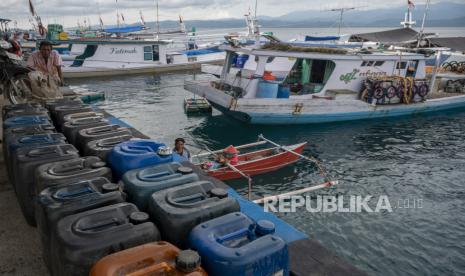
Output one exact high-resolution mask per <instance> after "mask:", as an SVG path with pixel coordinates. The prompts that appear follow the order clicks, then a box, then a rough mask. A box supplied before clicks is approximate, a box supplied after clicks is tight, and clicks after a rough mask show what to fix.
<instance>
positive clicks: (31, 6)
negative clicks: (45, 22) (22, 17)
mask: <svg viewBox="0 0 465 276" xmlns="http://www.w3.org/2000/svg"><path fill="white" fill-rule="evenodd" d="M29 11H30V12H31V14H32V16H36V10H35V9H34V5H33V4H32V0H29Z"/></svg>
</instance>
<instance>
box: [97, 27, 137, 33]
mask: <svg viewBox="0 0 465 276" xmlns="http://www.w3.org/2000/svg"><path fill="white" fill-rule="evenodd" d="M144 28H145V26H143V25H136V26H125V27H116V28H107V29H104V30H103V31H104V32H106V33H132V32H137V31H141V30H144Z"/></svg>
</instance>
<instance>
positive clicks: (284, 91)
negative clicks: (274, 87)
mask: <svg viewBox="0 0 465 276" xmlns="http://www.w3.org/2000/svg"><path fill="white" fill-rule="evenodd" d="M290 96H291V89H290V88H289V86H287V85H280V86H279V88H278V99H289V97H290Z"/></svg>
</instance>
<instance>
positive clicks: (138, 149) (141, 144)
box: [108, 139, 173, 180]
mask: <svg viewBox="0 0 465 276" xmlns="http://www.w3.org/2000/svg"><path fill="white" fill-rule="evenodd" d="M161 146H165V144H163V143H159V142H156V141H154V140H146V139H142V140H130V141H127V142H124V143H121V144H118V145H116V146H115V147H114V148H113V150H112V151H111V152H110V154H109V155H108V162H109V163H110V167H111V168H112V169H113V174H114V176H115V177H116V179H117V180H118V179H120V178H121V177H122V176H123V174H124V173H126V172H127V171H129V170H134V169H138V168H143V167H147V166H152V165H158V164H163V163H168V162H172V161H173V155H172V154H171V155H167V156H160V155H158V154H157V151H158V148H159V147H161Z"/></svg>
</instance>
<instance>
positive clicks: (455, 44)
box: [428, 37, 465, 52]
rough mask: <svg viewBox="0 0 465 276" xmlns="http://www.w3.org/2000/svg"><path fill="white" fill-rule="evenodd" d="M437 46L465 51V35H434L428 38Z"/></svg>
mask: <svg viewBox="0 0 465 276" xmlns="http://www.w3.org/2000/svg"><path fill="white" fill-rule="evenodd" d="M428 40H429V41H430V43H431V44H433V45H434V46H436V47H445V48H451V49H452V50H455V51H460V52H465V37H432V38H428Z"/></svg>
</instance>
